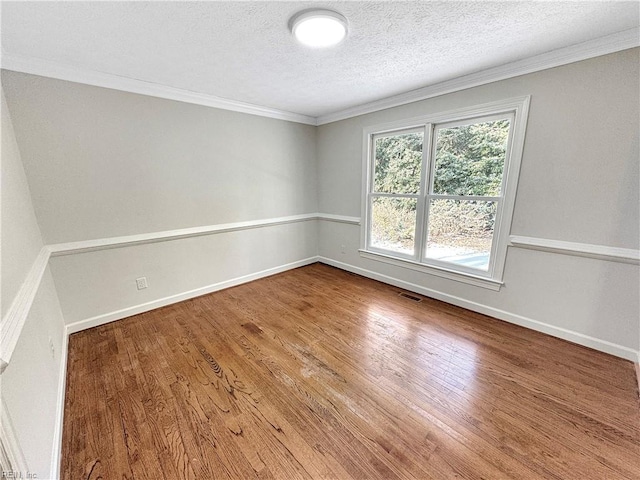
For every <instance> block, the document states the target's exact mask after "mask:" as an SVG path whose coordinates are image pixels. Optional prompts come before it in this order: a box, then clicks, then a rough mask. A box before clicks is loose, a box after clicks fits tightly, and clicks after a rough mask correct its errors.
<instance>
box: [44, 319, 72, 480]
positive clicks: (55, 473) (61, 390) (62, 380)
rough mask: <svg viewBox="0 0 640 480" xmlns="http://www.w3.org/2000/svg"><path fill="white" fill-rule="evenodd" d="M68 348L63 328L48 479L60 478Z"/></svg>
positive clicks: (55, 479) (65, 332)
mask: <svg viewBox="0 0 640 480" xmlns="http://www.w3.org/2000/svg"><path fill="white" fill-rule="evenodd" d="M68 346H69V331H68V329H67V328H65V331H64V334H63V337H62V347H61V349H60V352H61V358H60V376H59V378H58V399H57V401H56V426H55V431H54V433H53V448H52V452H51V471H50V473H49V478H51V480H58V479H59V478H60V461H61V460H62V427H63V425H64V402H65V394H66V391H67V358H68V353H69V352H68V350H69V349H68Z"/></svg>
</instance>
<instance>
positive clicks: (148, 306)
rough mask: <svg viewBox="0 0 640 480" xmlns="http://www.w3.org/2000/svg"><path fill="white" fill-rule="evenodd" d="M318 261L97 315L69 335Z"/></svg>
mask: <svg viewBox="0 0 640 480" xmlns="http://www.w3.org/2000/svg"><path fill="white" fill-rule="evenodd" d="M317 261H318V257H317V256H314V257H309V258H305V259H303V260H298V261H296V262H292V263H287V264H285V265H280V266H279V267H273V268H269V269H267V270H262V271H260V272H256V273H250V274H248V275H243V276H242V277H236V278H232V279H230V280H225V281H223V282H218V283H214V284H212V285H207V286H205V287H200V288H196V289H194V290H189V291H187V292H182V293H178V294H176V295H170V296H168V297H164V298H159V299H158V300H153V301H152V302H147V303H142V304H139V305H133V306H131V307H127V308H123V309H121V310H116V311H114V312H109V313H104V314H102V315H97V316H95V317H91V318H87V319H85V320H80V321H78V322H74V323H71V324H69V325H67V333H68V334H72V333H76V332H80V331H82V330H86V329H88V328H93V327H97V326H99V325H104V324H105V323H109V322H113V321H115V320H120V319H122V318H127V317H130V316H132V315H138V314H139V313H144V312H148V311H150V310H154V309H156V308H160V307H164V306H167V305H171V304H173V303H177V302H182V301H184V300H189V299H190V298H194V297H199V296H201V295H206V294H208V293H212V292H217V291H218V290H223V289H225V288H229V287H235V286H236V285H241V284H243V283H247V282H252V281H253V280H257V279H259V278H264V277H269V276H271V275H275V274H276V273H281V272H285V271H287V270H291V269H294V268H298V267H304V266H305V265H310V264H312V263H316V262H317Z"/></svg>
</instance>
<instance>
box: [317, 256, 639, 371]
mask: <svg viewBox="0 0 640 480" xmlns="http://www.w3.org/2000/svg"><path fill="white" fill-rule="evenodd" d="M318 261H320V262H322V263H326V264H327V265H331V266H333V267H336V268H340V269H342V270H346V271H348V272H352V273H357V274H358V275H362V276H363V277H367V278H372V279H374V280H378V281H380V282H383V283H387V284H389V285H394V286H396V287H399V288H403V289H405V290H409V291H411V292H416V293H419V294H421V295H424V296H426V297H430V298H435V299H436V300H441V301H443V302H446V303H450V304H452V305H457V306H458V307H463V308H466V309H468V310H471V311H474V312H478V313H482V314H484V315H488V316H490V317H494V318H497V319H500V320H504V321H506V322H509V323H514V324H516V325H520V326H522V327H526V328H529V329H531V330H535V331H537V332H542V333H546V334H548V335H551V336H553V337H557V338H561V339H563V340H568V341H569V342H573V343H577V344H578V345H583V346H585V347H589V348H593V349H595V350H599V351H601V352H605V353H609V354H611V355H615V356H616V357H621V358H624V359H627V360H631V361H632V362H636V361H638V356H639V355H640V352H637V351H635V350H633V349H631V348H628V347H624V346H622V345H617V344H615V343H612V342H608V341H606V340H600V339H598V338H594V337H590V336H589V335H584V334H582V333H578V332H574V331H572V330H567V329H565V328H561V327H556V326H554V325H549V324H548V323H544V322H539V321H537V320H533V319H531V318H527V317H523V316H521V315H517V314H515V313H510V312H506V311H504V310H500V309H497V308H494V307H489V306H487V305H483V304H481V303H476V302H472V301H469V300H465V299H464V298H460V297H456V296H454V295H449V294H447V293H443V292H440V291H437V290H432V289H430V288H426V287H423V286H420V285H416V284H414V283H410V282H405V281H404V280H399V279H397V278H393V277H389V276H387V275H383V274H381V273H377V272H373V271H371V270H366V269H364V268H360V267H356V266H354V265H350V264H347V263H343V262H339V261H337V260H333V259H331V258H327V257H322V256H320V257H319V258H318Z"/></svg>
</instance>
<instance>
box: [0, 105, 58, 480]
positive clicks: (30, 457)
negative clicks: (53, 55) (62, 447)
mask: <svg viewBox="0 0 640 480" xmlns="http://www.w3.org/2000/svg"><path fill="white" fill-rule="evenodd" d="M1 110H2V112H1V113H2V123H1V127H2V150H1V157H0V159H1V178H2V184H1V190H0V191H1V198H0V205H1V216H0V222H1V227H2V250H1V251H2V257H1V261H0V263H1V271H0V275H1V277H2V282H1V284H2V318H4V317H5V314H6V312H7V311H8V309H9V306H10V305H11V303H12V302H13V299H14V298H15V297H16V295H17V293H18V291H19V290H20V287H21V285H22V284H23V282H24V281H25V279H26V278H27V275H28V273H29V271H30V270H31V266H32V265H33V262H34V260H35V259H36V257H37V255H38V253H39V252H40V249H41V248H42V245H43V244H42V238H41V236H40V230H39V228H38V225H37V223H36V218H35V215H34V212H33V206H32V204H31V195H30V192H29V186H28V183H27V179H26V177H25V173H24V170H23V167H22V162H21V159H20V151H19V149H18V145H17V144H16V139H15V136H14V129H13V125H12V122H11V116H10V114H9V111H8V109H7V105H6V103H5V96H4V93H3V94H2V107H1ZM63 335H64V323H63V320H62V312H61V310H60V305H59V303H58V297H57V295H56V290H55V286H54V284H53V280H52V278H51V273H50V272H49V271H48V269H47V271H46V272H45V275H44V277H43V280H42V283H41V285H40V288H39V290H38V292H37V294H36V297H35V300H34V302H33V306H32V308H31V311H30V313H29V316H28V317H27V319H26V321H25V324H24V328H23V330H22V332H21V334H20V337H19V338H18V343H17V345H16V348H15V350H14V354H13V356H12V357H11V361H10V362H9V366H8V367H7V368H6V370H5V371H4V372H3V373H2V377H1V379H0V380H1V384H0V388H1V390H2V391H1V394H2V401H3V404H4V405H6V408H7V411H8V416H9V418H10V419H11V422H12V424H13V427H14V428H15V434H16V437H17V440H18V442H19V444H20V446H21V448H22V452H23V454H24V457H25V459H26V461H27V465H28V467H29V469H30V471H31V472H32V473H36V474H37V475H38V478H49V474H50V468H51V464H52V453H53V450H54V445H55V436H56V420H57V413H58V409H57V401H58V398H59V394H60V392H59V385H60V368H61V362H62V357H61V351H62V345H63ZM49 339H51V341H52V342H53V345H54V349H55V352H54V353H53V354H52V353H51V351H50V348H49ZM53 463H54V464H55V462H53ZM23 473H24V474H26V472H23Z"/></svg>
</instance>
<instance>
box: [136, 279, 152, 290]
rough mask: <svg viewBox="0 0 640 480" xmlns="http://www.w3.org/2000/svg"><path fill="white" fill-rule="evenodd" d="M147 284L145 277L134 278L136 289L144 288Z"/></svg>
mask: <svg viewBox="0 0 640 480" xmlns="http://www.w3.org/2000/svg"><path fill="white" fill-rule="evenodd" d="M148 286H149V285H147V277H140V278H136V287H138V290H144V289H145V288H147V287H148Z"/></svg>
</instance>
